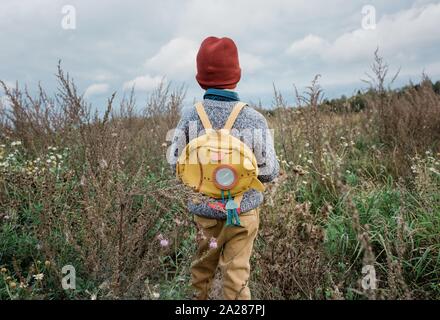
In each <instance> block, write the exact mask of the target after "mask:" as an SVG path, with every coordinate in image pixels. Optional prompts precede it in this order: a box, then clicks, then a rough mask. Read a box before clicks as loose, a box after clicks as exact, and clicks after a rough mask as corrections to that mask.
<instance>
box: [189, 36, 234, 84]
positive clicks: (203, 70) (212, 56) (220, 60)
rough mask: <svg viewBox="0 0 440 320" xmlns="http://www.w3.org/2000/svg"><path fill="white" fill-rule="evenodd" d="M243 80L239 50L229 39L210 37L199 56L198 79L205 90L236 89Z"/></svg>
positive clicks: (201, 46)
mask: <svg viewBox="0 0 440 320" xmlns="http://www.w3.org/2000/svg"><path fill="white" fill-rule="evenodd" d="M240 78H241V69H240V63H239V62H238V50H237V46H236V45H235V43H234V41H232V39H229V38H221V39H219V38H216V37H208V38H206V39H205V40H203V42H202V44H201V45H200V49H199V53H198V54H197V75H196V79H197V82H198V83H199V85H200V86H201V87H202V88H203V89H205V90H206V89H209V88H217V89H234V88H235V87H236V86H237V83H238V82H239V81H240Z"/></svg>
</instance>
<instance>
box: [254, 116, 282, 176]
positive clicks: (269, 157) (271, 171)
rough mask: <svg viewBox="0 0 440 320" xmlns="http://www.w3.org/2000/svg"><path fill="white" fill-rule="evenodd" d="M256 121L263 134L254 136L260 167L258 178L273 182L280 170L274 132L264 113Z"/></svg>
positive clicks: (255, 150)
mask: <svg viewBox="0 0 440 320" xmlns="http://www.w3.org/2000/svg"><path fill="white" fill-rule="evenodd" d="M256 122H257V129H259V130H258V131H259V132H261V134H260V133H259V134H257V135H256V136H255V137H254V154H255V157H256V158H257V163H258V169H259V175H258V179H259V180H260V181H261V182H271V181H272V180H274V179H275V178H276V177H277V176H278V174H279V171H280V166H279V163H278V160H277V157H276V154H275V146H274V139H273V133H272V130H270V129H269V126H268V124H267V121H266V119H265V118H264V116H263V115H261V117H259V119H258V120H257V121H256Z"/></svg>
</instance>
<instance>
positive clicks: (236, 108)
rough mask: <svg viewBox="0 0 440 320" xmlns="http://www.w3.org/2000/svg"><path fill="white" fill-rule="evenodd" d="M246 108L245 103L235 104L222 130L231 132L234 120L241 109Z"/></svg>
mask: <svg viewBox="0 0 440 320" xmlns="http://www.w3.org/2000/svg"><path fill="white" fill-rule="evenodd" d="M244 106H246V103H244V102H237V104H236V105H235V106H234V108H233V109H232V111H231V114H230V115H229V118H228V120H226V124H225V126H224V127H223V129H226V130H231V129H232V126H233V125H234V122H235V120H236V119H237V117H238V114H239V113H240V111H241V109H243V107H244Z"/></svg>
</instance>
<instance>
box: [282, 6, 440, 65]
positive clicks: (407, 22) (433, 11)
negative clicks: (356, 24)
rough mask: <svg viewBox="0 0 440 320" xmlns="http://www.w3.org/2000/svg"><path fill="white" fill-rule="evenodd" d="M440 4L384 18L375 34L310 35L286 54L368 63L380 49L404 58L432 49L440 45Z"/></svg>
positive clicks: (413, 8) (414, 8)
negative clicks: (416, 52) (334, 36)
mask: <svg viewBox="0 0 440 320" xmlns="http://www.w3.org/2000/svg"><path fill="white" fill-rule="evenodd" d="M439 21H440V3H438V4H429V5H424V6H422V7H412V8H410V9H407V10H402V11H400V12H398V13H395V14H392V15H384V16H383V17H382V18H381V19H380V20H379V22H378V23H377V26H376V29H375V30H364V29H361V28H359V29H356V30H354V31H352V32H347V33H344V34H342V35H340V36H339V37H337V38H336V39H335V40H334V41H329V40H326V39H323V38H322V37H319V36H316V35H313V34H310V35H307V36H306V37H304V38H303V39H300V40H297V41H295V42H293V43H292V44H291V45H290V46H289V48H288V49H287V50H286V52H287V53H288V54H290V55H292V56H295V57H296V56H301V55H317V56H320V57H321V58H322V59H323V60H324V61H331V62H355V61H362V60H363V61H365V59H368V58H370V57H371V55H372V52H374V50H375V49H376V48H377V47H379V48H380V49H381V52H382V53H383V54H386V55H389V56H391V55H396V54H401V56H402V57H406V53H409V52H411V51H414V50H418V49H422V48H423V47H424V46H431V45H432V44H433V43H438V42H439V41H440V32H438V27H439Z"/></svg>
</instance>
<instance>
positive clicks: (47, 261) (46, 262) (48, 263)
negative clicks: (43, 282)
mask: <svg viewBox="0 0 440 320" xmlns="http://www.w3.org/2000/svg"><path fill="white" fill-rule="evenodd" d="M44 265H45V266H46V268H49V267H50V261H49V260H46V261H44Z"/></svg>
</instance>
